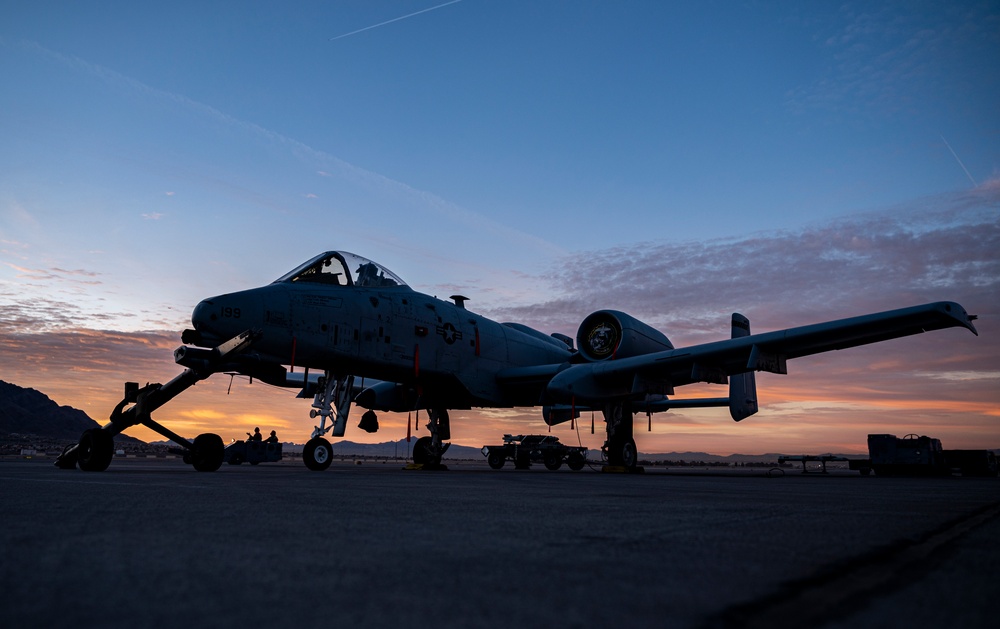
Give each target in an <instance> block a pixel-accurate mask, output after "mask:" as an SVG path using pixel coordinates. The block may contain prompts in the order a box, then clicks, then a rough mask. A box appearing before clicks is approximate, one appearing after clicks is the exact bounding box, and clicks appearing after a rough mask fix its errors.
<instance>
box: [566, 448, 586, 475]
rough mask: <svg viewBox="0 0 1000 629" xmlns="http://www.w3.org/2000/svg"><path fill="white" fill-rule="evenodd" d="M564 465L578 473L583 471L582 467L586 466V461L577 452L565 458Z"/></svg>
mask: <svg viewBox="0 0 1000 629" xmlns="http://www.w3.org/2000/svg"><path fill="white" fill-rule="evenodd" d="M566 464H567V465H569V469H571V470H573V471H574V472H579V471H580V470H582V469H583V466H584V465H586V464H587V459H586V458H585V457H584V456H583V455H582V454H580V453H579V452H571V453H570V455H569V456H568V457H566Z"/></svg>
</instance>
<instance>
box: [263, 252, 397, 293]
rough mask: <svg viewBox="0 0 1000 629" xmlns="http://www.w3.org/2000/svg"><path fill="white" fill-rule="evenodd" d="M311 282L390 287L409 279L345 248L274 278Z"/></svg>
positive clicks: (276, 282)
mask: <svg viewBox="0 0 1000 629" xmlns="http://www.w3.org/2000/svg"><path fill="white" fill-rule="evenodd" d="M282 282H310V283H316V284H326V285H332V286H359V287H364V288H389V287H393V286H406V282H404V281H403V280H401V279H399V276H398V275H396V274H395V273H393V272H392V271H390V270H389V269H387V268H385V267H383V266H381V265H379V264H376V263H374V262H372V261H371V260H368V259H367V258H362V257H361V256H358V255H354V254H353V253H348V252H346V251H327V252H326V253H321V254H320V255H318V256H316V257H315V258H313V259H311V260H309V261H308V262H305V263H304V264H301V265H299V266H298V267H296V268H295V269H294V270H292V271H290V272H288V273H286V274H285V275H282V276H281V277H279V278H278V279H276V280H275V281H274V283H275V284H279V283H282Z"/></svg>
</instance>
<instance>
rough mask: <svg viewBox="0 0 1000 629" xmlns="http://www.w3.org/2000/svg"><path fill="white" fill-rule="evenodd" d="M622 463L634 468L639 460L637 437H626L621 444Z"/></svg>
mask: <svg viewBox="0 0 1000 629" xmlns="http://www.w3.org/2000/svg"><path fill="white" fill-rule="evenodd" d="M621 457H622V465H624V466H625V467H627V468H633V467H635V466H636V464H637V463H638V462H639V451H638V450H637V449H636V447H635V439H631V438H630V439H626V440H625V442H624V443H623V444H622V445H621Z"/></svg>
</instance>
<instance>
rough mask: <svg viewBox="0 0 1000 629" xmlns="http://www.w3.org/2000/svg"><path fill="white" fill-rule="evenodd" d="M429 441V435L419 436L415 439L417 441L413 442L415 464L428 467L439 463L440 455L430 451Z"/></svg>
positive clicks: (430, 442)
mask: <svg viewBox="0 0 1000 629" xmlns="http://www.w3.org/2000/svg"><path fill="white" fill-rule="evenodd" d="M432 443H433V441H431V438H430V437H421V438H419V439H417V442H416V443H415V444H413V462H414V463H416V464H417V465H424V466H428V467H434V466H436V465H441V456H440V455H438V456H435V455H434V454H432V453H431V444H432Z"/></svg>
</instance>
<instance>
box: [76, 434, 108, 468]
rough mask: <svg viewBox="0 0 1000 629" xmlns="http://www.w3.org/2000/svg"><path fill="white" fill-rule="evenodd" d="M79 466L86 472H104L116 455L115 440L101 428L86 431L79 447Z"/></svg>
mask: <svg viewBox="0 0 1000 629" xmlns="http://www.w3.org/2000/svg"><path fill="white" fill-rule="evenodd" d="M76 451H77V464H78V465H79V466H80V469H81V470H83V471H85V472H103V471H104V470H106V469H108V466H109V465H111V457H113V456H114V454H115V438H114V437H112V436H111V435H110V434H108V432H107V431H105V430H102V429H100V428H90V429H88V430H84V431H83V434H82V435H80V445H79V447H77V450H76Z"/></svg>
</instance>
